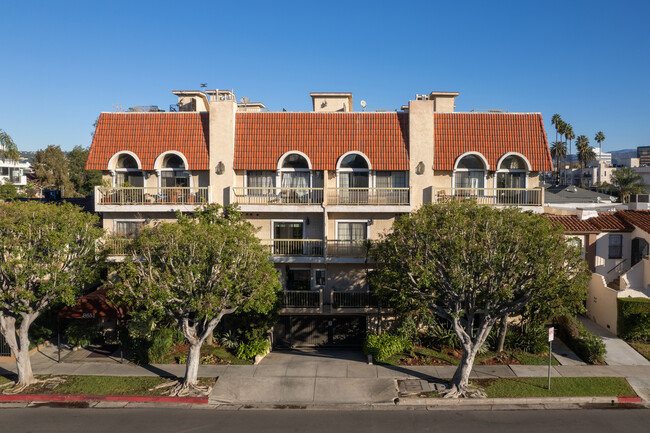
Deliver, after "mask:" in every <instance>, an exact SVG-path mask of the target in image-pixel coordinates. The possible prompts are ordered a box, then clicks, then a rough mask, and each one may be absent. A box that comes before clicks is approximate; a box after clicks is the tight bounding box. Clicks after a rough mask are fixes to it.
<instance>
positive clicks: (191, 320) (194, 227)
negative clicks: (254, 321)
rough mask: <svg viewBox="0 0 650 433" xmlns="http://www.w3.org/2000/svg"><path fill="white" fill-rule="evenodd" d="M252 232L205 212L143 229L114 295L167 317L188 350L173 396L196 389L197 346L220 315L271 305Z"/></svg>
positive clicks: (220, 213) (274, 285) (263, 255)
mask: <svg viewBox="0 0 650 433" xmlns="http://www.w3.org/2000/svg"><path fill="white" fill-rule="evenodd" d="M255 231H256V230H255V229H254V227H253V226H252V225H251V224H250V223H248V222H246V221H245V220H244V219H243V218H242V217H241V216H240V214H239V213H238V212H237V211H235V210H234V209H231V208H228V209H225V210H222V209H220V207H218V206H210V207H207V208H206V209H204V210H202V211H200V212H198V213H197V214H196V215H195V216H192V217H186V216H182V217H180V218H179V220H178V222H177V223H160V224H157V225H155V226H152V227H146V228H144V230H143V231H142V233H141V234H140V236H139V237H138V239H137V240H136V242H135V246H134V248H133V251H134V254H133V256H132V257H131V258H130V259H128V260H126V261H125V262H124V265H123V267H122V270H121V271H120V276H121V280H122V281H121V283H120V284H117V285H116V286H115V289H114V291H113V296H114V297H115V298H118V299H121V300H122V301H123V302H126V303H128V304H130V305H133V306H135V307H136V308H139V309H141V310H143V311H145V312H146V313H148V314H150V315H153V316H156V315H158V316H160V315H166V316H168V317H170V318H172V319H173V320H174V321H175V322H176V323H178V325H179V326H180V327H181V329H182V332H183V334H184V335H185V337H186V338H187V340H188V342H189V343H190V349H189V353H188V359H187V364H186V365H187V367H186V374H185V381H184V383H183V384H182V386H180V387H178V388H177V389H176V390H175V393H177V394H182V393H185V392H190V391H192V390H193V389H195V388H196V380H197V373H198V365H199V356H200V348H201V345H202V344H203V342H204V341H205V339H206V338H207V337H208V336H209V335H211V334H212V332H213V330H214V328H215V327H216V325H217V324H218V323H219V321H220V320H221V319H222V318H223V316H224V315H226V314H231V313H233V312H235V311H236V310H237V309H244V310H246V309H252V310H255V311H261V312H270V311H271V310H272V309H273V308H275V307H276V305H277V302H276V300H277V295H278V291H279V290H281V285H280V281H279V278H278V275H277V272H276V270H275V268H274V267H273V265H272V263H271V262H270V261H269V255H268V251H267V250H266V249H264V248H263V247H262V246H261V245H260V243H259V240H258V239H257V237H256V236H255Z"/></svg>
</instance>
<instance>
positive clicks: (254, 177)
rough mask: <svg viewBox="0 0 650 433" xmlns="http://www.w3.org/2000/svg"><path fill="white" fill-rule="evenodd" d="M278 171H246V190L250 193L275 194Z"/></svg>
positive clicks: (259, 194)
mask: <svg viewBox="0 0 650 433" xmlns="http://www.w3.org/2000/svg"><path fill="white" fill-rule="evenodd" d="M276 177H277V173H276V172H275V171H271V170H248V171H247V172H246V187H247V188H246V190H247V194H248V195H253V196H267V195H270V194H275V180H276Z"/></svg>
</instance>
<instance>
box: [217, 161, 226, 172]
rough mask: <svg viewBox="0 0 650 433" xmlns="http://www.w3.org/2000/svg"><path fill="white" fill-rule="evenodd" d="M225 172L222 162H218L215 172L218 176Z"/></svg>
mask: <svg viewBox="0 0 650 433" xmlns="http://www.w3.org/2000/svg"><path fill="white" fill-rule="evenodd" d="M224 171H226V166H225V165H223V162H221V161H219V163H218V164H217V166H216V167H215V172H216V173H217V174H219V175H221V174H223V172H224Z"/></svg>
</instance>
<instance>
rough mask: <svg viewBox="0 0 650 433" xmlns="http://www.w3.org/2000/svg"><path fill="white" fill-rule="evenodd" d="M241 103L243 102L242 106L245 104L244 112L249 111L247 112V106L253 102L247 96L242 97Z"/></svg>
mask: <svg viewBox="0 0 650 433" xmlns="http://www.w3.org/2000/svg"><path fill="white" fill-rule="evenodd" d="M241 102H242V104H244V111H247V110H246V104H248V103H249V102H251V98H247V97H246V96H242V97H241Z"/></svg>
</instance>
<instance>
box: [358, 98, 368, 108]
mask: <svg viewBox="0 0 650 433" xmlns="http://www.w3.org/2000/svg"><path fill="white" fill-rule="evenodd" d="M359 104H361V106H362V107H363V108H366V105H367V104H366V101H364V100H363V99H362V100H361V102H359Z"/></svg>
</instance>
